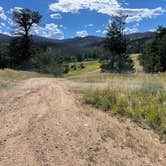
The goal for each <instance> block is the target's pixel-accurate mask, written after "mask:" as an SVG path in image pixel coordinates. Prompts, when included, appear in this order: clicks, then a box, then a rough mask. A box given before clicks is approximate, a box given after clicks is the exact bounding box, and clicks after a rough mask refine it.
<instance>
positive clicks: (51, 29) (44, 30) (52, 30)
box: [31, 23, 64, 39]
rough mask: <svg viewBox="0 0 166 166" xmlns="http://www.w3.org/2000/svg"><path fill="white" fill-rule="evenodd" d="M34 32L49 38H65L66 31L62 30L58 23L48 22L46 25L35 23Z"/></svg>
mask: <svg viewBox="0 0 166 166" xmlns="http://www.w3.org/2000/svg"><path fill="white" fill-rule="evenodd" d="M31 32H32V34H35V35H40V36H43V37H48V38H53V37H54V38H58V39H64V33H63V31H62V30H60V29H59V27H58V25H56V24H54V23H49V24H46V25H45V26H44V27H41V26H38V25H36V24H35V25H34V26H33V28H32V30H31Z"/></svg>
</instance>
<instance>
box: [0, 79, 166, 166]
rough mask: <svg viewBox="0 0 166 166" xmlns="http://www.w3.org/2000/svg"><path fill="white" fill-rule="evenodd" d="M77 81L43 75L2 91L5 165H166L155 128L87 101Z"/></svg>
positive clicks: (0, 147)
mask: <svg viewBox="0 0 166 166" xmlns="http://www.w3.org/2000/svg"><path fill="white" fill-rule="evenodd" d="M78 86H79V85H75V84H74V83H73V82H70V81H67V80H64V79H48V78H39V79H29V80H26V81H23V82H21V83H20V84H19V85H18V86H17V87H15V88H13V89H10V90H7V91H2V92H1V95H0V165H1V166H55V165H56V166H93V165H95V166H96V165H97V166H114V165H126V166H140V165H154V166H160V165H163V166H164V163H165V162H166V160H165V159H166V158H165V157H166V151H165V148H166V146H165V145H164V144H161V143H160V141H159V138H158V136H157V135H156V134H154V133H153V132H152V131H148V130H144V129H141V128H139V127H138V126H136V125H135V124H133V123H131V122H129V121H125V122H119V121H118V120H117V119H116V118H112V117H110V116H108V115H107V114H105V113H103V112H101V111H99V110H96V109H93V108H91V107H89V106H85V105H82V104H81V103H79V102H78V101H77V96H76V95H75V94H74V93H72V92H71V91H72V89H73V88H75V87H77V88H78Z"/></svg>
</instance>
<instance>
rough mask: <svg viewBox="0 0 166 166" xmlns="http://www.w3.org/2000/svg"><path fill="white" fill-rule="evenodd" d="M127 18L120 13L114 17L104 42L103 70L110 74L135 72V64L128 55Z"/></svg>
mask: <svg viewBox="0 0 166 166" xmlns="http://www.w3.org/2000/svg"><path fill="white" fill-rule="evenodd" d="M126 18H127V16H126V15H123V14H122V13H119V14H118V15H117V16H113V21H112V22H111V24H110V25H109V27H108V29H107V34H106V39H105V41H104V47H103V50H104V52H103V55H102V57H101V63H102V65H101V68H102V70H103V71H109V72H118V73H121V72H128V71H131V70H133V62H132V60H131V58H130V57H129V55H128V54H127V41H126V38H125V34H124V26H125V21H126Z"/></svg>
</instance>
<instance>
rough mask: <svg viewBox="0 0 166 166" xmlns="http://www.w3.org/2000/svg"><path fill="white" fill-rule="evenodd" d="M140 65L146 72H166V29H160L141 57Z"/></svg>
mask: <svg viewBox="0 0 166 166" xmlns="http://www.w3.org/2000/svg"><path fill="white" fill-rule="evenodd" d="M140 63H141V65H142V66H143V69H144V71H145V72H151V73H156V72H165V71H166V28H163V27H159V28H158V30H157V32H156V34H155V36H154V38H153V39H152V40H151V41H150V42H149V43H148V44H147V46H146V47H145V49H144V52H143V54H142V55H140Z"/></svg>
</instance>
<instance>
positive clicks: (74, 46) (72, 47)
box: [0, 32, 154, 54]
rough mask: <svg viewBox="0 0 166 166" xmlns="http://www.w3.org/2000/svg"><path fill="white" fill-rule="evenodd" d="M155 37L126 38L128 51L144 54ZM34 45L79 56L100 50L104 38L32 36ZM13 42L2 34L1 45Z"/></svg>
mask: <svg viewBox="0 0 166 166" xmlns="http://www.w3.org/2000/svg"><path fill="white" fill-rule="evenodd" d="M153 36H154V32H145V33H134V34H129V35H127V36H126V38H127V39H128V42H129V47H128V50H129V52H130V53H139V52H142V50H143V48H144V46H145V45H146V43H147V42H148V41H149V40H150V39H151V38H152V37H153ZM32 38H33V41H34V44H36V45H40V46H49V47H52V48H54V49H57V50H58V52H59V51H61V52H64V54H65V53H68V54H79V53H80V52H88V51H93V50H99V49H100V48H101V47H102V44H103V40H104V38H103V37H97V36H87V37H84V38H82V37H75V38H71V39H64V40H56V39H50V38H45V37H41V36H32ZM10 40H11V37H10V36H7V35H4V34H0V43H1V44H3V45H8V44H9V42H10Z"/></svg>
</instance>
